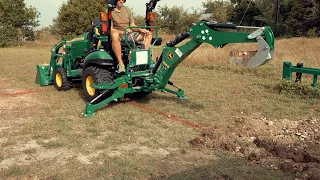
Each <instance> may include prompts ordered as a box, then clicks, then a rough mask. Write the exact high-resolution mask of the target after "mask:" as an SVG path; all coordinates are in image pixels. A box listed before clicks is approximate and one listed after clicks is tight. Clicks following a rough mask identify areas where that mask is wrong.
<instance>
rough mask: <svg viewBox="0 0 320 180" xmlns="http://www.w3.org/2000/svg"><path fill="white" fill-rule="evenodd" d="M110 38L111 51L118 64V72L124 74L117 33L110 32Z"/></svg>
mask: <svg viewBox="0 0 320 180" xmlns="http://www.w3.org/2000/svg"><path fill="white" fill-rule="evenodd" d="M111 38H112V49H113V52H114V54H115V56H116V58H117V60H118V63H119V67H118V71H119V72H124V71H125V68H124V64H123V61H122V56H121V43H120V34H119V33H118V32H117V31H113V32H111Z"/></svg>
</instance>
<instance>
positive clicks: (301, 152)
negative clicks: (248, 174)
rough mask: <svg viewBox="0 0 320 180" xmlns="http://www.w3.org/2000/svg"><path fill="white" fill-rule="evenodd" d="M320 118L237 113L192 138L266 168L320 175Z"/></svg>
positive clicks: (196, 143) (303, 175) (310, 176)
mask: <svg viewBox="0 0 320 180" xmlns="http://www.w3.org/2000/svg"><path fill="white" fill-rule="evenodd" d="M319 130H320V120H319V119H316V118H313V119H305V120H301V121H290V120H288V119H273V120H271V119H267V118H248V117H234V120H233V124H231V125H228V126H226V127H217V126H216V127H210V128H208V129H206V130H204V131H203V132H202V134H201V135H199V136H198V137H196V138H195V139H193V140H192V141H190V144H191V145H192V146H194V147H195V148H199V150H201V149H202V148H211V149H219V150H224V151H228V152H232V153H234V154H236V155H238V156H242V157H244V158H246V159H247V160H248V161H249V162H250V163H253V164H257V165H260V166H262V167H264V168H269V169H272V170H279V171H283V172H287V173H291V174H294V175H295V176H296V178H297V179H320V132H319Z"/></svg>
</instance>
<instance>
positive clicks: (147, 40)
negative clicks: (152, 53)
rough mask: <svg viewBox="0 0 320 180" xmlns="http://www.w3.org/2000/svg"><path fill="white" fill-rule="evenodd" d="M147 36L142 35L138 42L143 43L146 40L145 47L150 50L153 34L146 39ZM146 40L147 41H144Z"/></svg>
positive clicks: (139, 36)
mask: <svg viewBox="0 0 320 180" xmlns="http://www.w3.org/2000/svg"><path fill="white" fill-rule="evenodd" d="M144 36H145V34H144V33H140V34H139V35H138V37H137V41H143V40H144V47H145V48H146V49H149V48H150V45H151V41H152V34H151V33H150V34H148V35H147V36H146V37H144ZM144 38H146V39H144Z"/></svg>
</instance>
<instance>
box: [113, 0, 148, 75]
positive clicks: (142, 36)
mask: <svg viewBox="0 0 320 180" xmlns="http://www.w3.org/2000/svg"><path fill="white" fill-rule="evenodd" d="M125 2H126V0H118V3H117V6H116V8H115V9H114V11H112V26H111V39H112V49H113V52H114V54H115V56H116V58H117V60H118V63H119V64H118V72H119V73H124V72H125V65H124V63H123V60H122V56H121V41H123V40H124V33H127V37H128V40H129V41H134V42H139V41H143V40H144V46H145V49H149V48H150V44H151V40H152V33H151V32H150V31H148V30H147V29H142V28H132V29H128V30H127V32H125V28H126V27H127V26H136V24H135V22H134V19H133V15H132V12H131V10H130V8H128V7H127V6H124V5H123V4H124V3H125Z"/></svg>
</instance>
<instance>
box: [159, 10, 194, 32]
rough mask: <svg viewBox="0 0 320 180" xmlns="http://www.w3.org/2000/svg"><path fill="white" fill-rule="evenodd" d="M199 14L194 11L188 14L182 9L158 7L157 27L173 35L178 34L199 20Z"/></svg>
mask: <svg viewBox="0 0 320 180" xmlns="http://www.w3.org/2000/svg"><path fill="white" fill-rule="evenodd" d="M199 17H200V13H198V12H197V11H196V10H194V11H193V12H192V13H188V12H187V11H186V10H185V9H183V7H177V6H174V7H172V8H169V7H168V6H163V7H159V19H158V22H157V26H158V27H160V28H163V29H165V30H167V31H168V32H170V33H173V34H179V33H182V32H184V31H187V30H188V27H190V26H191V25H192V23H195V22H197V21H198V20H199Z"/></svg>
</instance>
